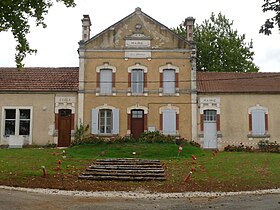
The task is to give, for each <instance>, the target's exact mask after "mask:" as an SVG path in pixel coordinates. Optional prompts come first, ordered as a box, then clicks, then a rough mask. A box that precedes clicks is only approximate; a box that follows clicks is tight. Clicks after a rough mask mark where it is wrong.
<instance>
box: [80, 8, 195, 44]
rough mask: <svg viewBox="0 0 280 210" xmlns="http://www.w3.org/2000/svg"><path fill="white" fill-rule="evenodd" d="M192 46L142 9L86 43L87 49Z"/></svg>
mask: <svg viewBox="0 0 280 210" xmlns="http://www.w3.org/2000/svg"><path fill="white" fill-rule="evenodd" d="M190 46H191V44H190V43H189V42H187V41H186V40H185V39H183V38H181V37H179V36H178V35H177V34H176V33H174V32H173V31H172V30H170V29H169V28H168V27H166V26H164V25H163V24H161V23H159V22H158V21H156V20H155V19H153V18H151V17H150V16H148V15H146V14H145V13H144V12H142V11H141V9H140V8H136V9H135V11H134V12H133V13H131V14H130V15H128V16H126V17H125V18H123V19H122V20H120V21H118V22H117V23H115V24H113V25H111V26H110V27H108V28H107V29H105V30H104V31H102V32H101V33H99V34H97V35H95V36H93V37H92V38H91V39H90V40H88V41H87V42H85V43H84V47H85V48H87V49H125V48H150V49H161V48H163V49H180V48H183V49H184V48H190Z"/></svg>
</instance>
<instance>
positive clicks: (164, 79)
mask: <svg viewBox="0 0 280 210" xmlns="http://www.w3.org/2000/svg"><path fill="white" fill-rule="evenodd" d="M159 73H160V88H159V93H160V95H179V67H177V66H173V65H172V64H167V65H165V66H161V67H160V68H159Z"/></svg>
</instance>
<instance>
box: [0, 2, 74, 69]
mask: <svg viewBox="0 0 280 210" xmlns="http://www.w3.org/2000/svg"><path fill="white" fill-rule="evenodd" d="M56 1H57V2H63V3H64V4H65V6H67V7H74V6H75V3H74V0H56ZM52 6H53V0H1V1H0V32H2V31H8V30H11V32H12V34H13V36H14V38H15V39H16V41H17V46H16V55H15V62H16V65H17V67H18V68H22V67H23V66H24V64H23V63H22V62H23V59H24V58H25V57H26V55H27V54H33V53H36V49H31V48H30V46H29V42H28V40H27V38H26V35H27V34H28V33H29V32H30V25H29V23H28V19H29V18H35V22H36V26H39V25H41V26H42V27H43V28H45V27H47V25H46V24H45V22H44V16H45V15H46V14H47V13H48V10H49V8H50V7H52Z"/></svg>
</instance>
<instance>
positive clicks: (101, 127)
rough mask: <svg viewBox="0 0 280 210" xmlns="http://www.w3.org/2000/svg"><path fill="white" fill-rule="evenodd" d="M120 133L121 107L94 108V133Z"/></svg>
mask: <svg viewBox="0 0 280 210" xmlns="http://www.w3.org/2000/svg"><path fill="white" fill-rule="evenodd" d="M118 133H119V109H92V134H104V135H112V134H118Z"/></svg>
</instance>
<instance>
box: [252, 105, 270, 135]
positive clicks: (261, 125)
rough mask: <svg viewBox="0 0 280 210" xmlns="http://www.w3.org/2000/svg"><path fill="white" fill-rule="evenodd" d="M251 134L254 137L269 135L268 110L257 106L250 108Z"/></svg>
mask: <svg viewBox="0 0 280 210" xmlns="http://www.w3.org/2000/svg"><path fill="white" fill-rule="evenodd" d="M249 132H250V134H251V135H252V136H266V135H268V134H267V133H268V110H267V108H265V107H261V106H260V105H258V104H257V106H254V107H251V108H249Z"/></svg>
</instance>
